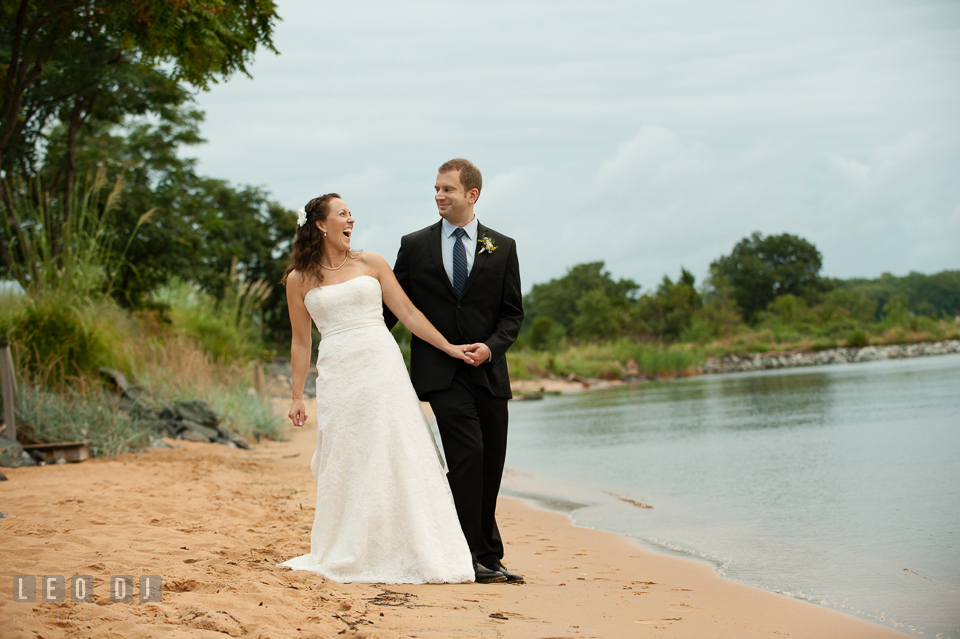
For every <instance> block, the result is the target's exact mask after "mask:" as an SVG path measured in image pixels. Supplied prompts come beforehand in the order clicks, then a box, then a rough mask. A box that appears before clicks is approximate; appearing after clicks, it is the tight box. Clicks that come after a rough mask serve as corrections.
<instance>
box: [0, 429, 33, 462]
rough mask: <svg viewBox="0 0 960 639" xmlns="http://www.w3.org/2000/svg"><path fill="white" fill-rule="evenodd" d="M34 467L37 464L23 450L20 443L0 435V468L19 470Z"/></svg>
mask: <svg viewBox="0 0 960 639" xmlns="http://www.w3.org/2000/svg"><path fill="white" fill-rule="evenodd" d="M36 465H37V462H36V461H34V459H33V457H31V456H30V455H28V454H27V452H26V451H25V450H23V446H21V445H20V442H18V441H15V440H13V439H9V438H7V437H4V436H3V435H0V466H5V467H7V468H20V467H21V466H36Z"/></svg>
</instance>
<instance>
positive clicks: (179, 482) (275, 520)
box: [0, 407, 904, 639]
mask: <svg viewBox="0 0 960 639" xmlns="http://www.w3.org/2000/svg"><path fill="white" fill-rule="evenodd" d="M312 409H313V407H311V408H310V410H311V411H312ZM312 414H315V411H314V412H313V413H312ZM291 435H292V436H291V439H290V441H287V442H264V443H262V444H260V445H258V446H256V447H255V448H253V449H251V450H242V449H232V448H229V447H226V446H217V445H213V444H204V443H195V442H184V441H171V440H168V443H170V444H173V445H175V446H179V448H172V449H152V450H150V451H149V452H146V453H142V454H139V455H132V454H131V455H124V456H121V457H118V458H112V459H91V460H87V461H86V462H83V463H79V464H67V465H60V466H47V467H42V468H36V467H27V468H16V469H9V470H8V471H7V474H8V477H9V481H7V482H2V483H0V494H2V495H3V498H4V499H3V503H4V506H3V509H4V510H5V511H7V512H9V513H10V515H11V516H9V517H7V518H4V519H0V528H2V530H3V534H2V536H0V548H2V549H3V552H2V557H3V560H2V565H3V567H4V572H5V573H6V574H7V578H6V579H5V583H6V586H5V587H4V589H3V593H4V594H3V596H2V598H0V627H2V628H3V635H4V636H5V637H6V636H9V637H32V636H37V634H38V633H39V634H42V635H43V636H45V637H69V636H94V635H95V636H108V635H110V634H111V633H113V634H115V635H116V636H124V637H127V638H130V639H133V638H136V637H147V636H155V635H156V634H158V633H160V632H162V633H163V634H165V635H166V636H173V637H196V636H209V637H217V636H223V634H228V635H230V636H253V637H263V638H264V639H269V638H271V637H287V636H291V635H295V636H302V637H314V638H333V637H353V638H360V637H366V638H369V639H372V638H374V637H381V638H384V639H386V638H395V637H411V636H416V637H418V638H419V639H424V638H428V637H451V636H458V637H560V636H563V637H625V636H637V635H638V634H640V635H643V636H646V635H648V634H651V633H653V634H654V635H655V636H662V637H678V638H681V637H683V638H686V637H690V638H700V637H703V636H716V637H737V638H743V639H750V638H752V637H769V636H772V635H776V634H784V635H789V636H792V637H810V638H811V639H812V638H814V637H816V638H821V637H837V638H840V637H845V638H847V637H853V638H856V637H864V638H865V637H891V638H894V637H902V636H904V635H903V634H902V633H900V632H897V631H895V630H892V629H889V628H886V627H884V626H879V625H877V624H874V623H871V622H869V621H865V620H862V619H858V618H856V617H853V616H850V615H847V614H844V613H841V612H838V611H834V610H832V609H827V608H823V607H821V606H818V605H816V604H812V603H808V602H804V601H801V600H797V599H793V598H790V597H788V596H785V595H778V594H774V593H771V592H767V591H764V590H761V589H758V588H753V587H750V586H744V585H740V584H737V583H735V582H731V581H726V580H724V579H722V578H721V577H720V576H719V575H717V574H716V572H715V571H714V570H713V569H712V567H710V566H708V565H705V564H703V563H702V562H697V561H695V560H692V559H684V558H678V557H675V556H670V555H666V554H662V553H657V552H655V551H654V550H650V549H648V548H646V547H645V546H642V545H641V544H640V543H638V542H636V541H634V540H632V539H631V538H629V537H626V536H621V535H617V534H614V533H609V532H603V531H597V530H592V529H588V528H582V527H578V526H575V525H574V524H573V523H572V520H571V518H570V517H568V516H567V515H564V514H561V513H557V512H552V511H548V510H544V509H542V508H539V507H536V506H533V505H531V504H529V503H527V502H526V501H521V500H519V499H515V498H501V501H500V503H499V508H498V519H500V521H501V529H502V530H503V534H504V538H505V539H506V543H507V547H508V556H507V558H506V559H507V560H508V561H507V565H509V566H510V567H511V568H512V569H515V570H518V571H520V572H522V573H523V574H525V576H526V577H527V580H528V584H526V585H524V586H507V585H500V584H494V585H479V584H456V585H373V584H336V583H333V582H329V581H326V580H324V579H323V578H321V577H319V576H317V575H314V574H313V573H308V572H294V571H281V570H278V569H276V567H275V566H276V564H277V563H279V562H280V561H283V560H285V559H288V558H290V557H292V556H296V555H298V554H302V553H303V552H305V551H306V550H307V549H309V543H310V541H309V534H310V528H311V526H312V521H313V512H314V509H313V504H314V503H315V499H316V485H315V483H314V482H313V477H312V476H311V475H310V471H309V461H310V458H311V456H312V454H313V450H314V447H315V442H316V439H315V438H316V422H315V421H314V420H311V422H310V423H308V425H307V426H305V427H304V429H302V430H297V431H294V432H292V433H291ZM5 470H6V469H5ZM15 574H27V575H35V576H38V577H39V576H41V575H65V576H66V577H67V578H68V579H69V576H70V575H73V574H89V575H92V576H93V577H94V583H95V598H94V600H93V602H91V603H73V602H70V601H69V599H68V600H67V602H65V603H43V602H40V601H37V602H34V603H14V602H13V601H12V596H13V593H12V591H11V590H9V588H11V583H12V578H11V577H12V575H15ZM111 574H126V575H131V576H133V578H134V584H136V583H137V579H138V577H139V576H141V575H150V574H158V575H160V576H161V577H162V578H163V601H162V602H160V603H142V604H141V603H137V602H136V599H135V600H134V602H133V603H112V602H111V601H110V599H109V597H108V591H107V587H106V586H107V583H106V582H107V580H108V577H109V575H111ZM43 615H47V617H46V619H44V618H43ZM71 615H72V617H71ZM15 616H16V617H17V618H18V620H17V622H16V623H14V621H13V617H15ZM58 618H59V619H58Z"/></svg>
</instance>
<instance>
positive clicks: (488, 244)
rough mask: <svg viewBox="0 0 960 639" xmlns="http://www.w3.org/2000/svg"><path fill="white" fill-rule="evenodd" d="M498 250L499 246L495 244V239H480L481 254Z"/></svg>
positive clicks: (485, 237)
mask: <svg viewBox="0 0 960 639" xmlns="http://www.w3.org/2000/svg"><path fill="white" fill-rule="evenodd" d="M496 250H497V245H496V244H494V243H493V238H492V237H488V236H486V235H484V236H483V237H481V238H480V253H483V252H484V251H486V252H487V253H493V252H494V251H496Z"/></svg>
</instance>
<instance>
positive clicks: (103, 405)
mask: <svg viewBox="0 0 960 639" xmlns="http://www.w3.org/2000/svg"><path fill="white" fill-rule="evenodd" d="M17 395H18V397H17V421H18V425H17V435H18V436H19V437H24V438H25V439H28V440H32V441H36V442H40V443H43V442H67V441H81V440H89V441H90V448H91V451H90V452H91V454H92V455H93V456H95V457H109V456H113V455H119V454H120V453H124V452H128V451H136V450H140V449H142V448H144V447H145V446H148V445H149V444H150V434H149V432H148V430H147V429H146V428H144V427H143V426H142V425H140V424H138V423H137V422H136V421H134V420H131V419H130V418H129V417H127V416H126V415H125V414H124V413H122V412H120V410H119V400H118V399H117V398H116V397H114V396H113V395H111V394H109V393H106V392H104V391H102V390H89V389H87V390H86V392H84V390H80V389H67V390H65V391H62V392H59V393H53V392H50V391H48V390H44V389H43V388H42V387H40V386H35V385H27V384H22V385H21V386H20V387H19V389H18V393H17Z"/></svg>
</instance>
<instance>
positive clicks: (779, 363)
mask: <svg viewBox="0 0 960 639" xmlns="http://www.w3.org/2000/svg"><path fill="white" fill-rule="evenodd" d="M950 353H960V340H947V341H943V342H926V343H921V344H894V345H891V346H864V347H862V348H830V349H827V350H822V351H811V352H794V353H762V354H756V355H727V356H725V357H719V358H712V359H708V360H707V362H706V363H705V364H704V365H703V367H702V371H703V372H704V373H707V374H714V373H741V372H747V371H764V370H773V369H777V368H796V367H799V366H820V365H822V364H848V363H855V362H873V361H877V360H883V359H903V358H907V357H925V356H930V355H947V354H950Z"/></svg>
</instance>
